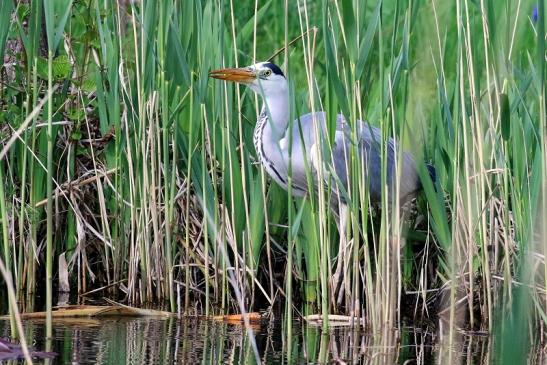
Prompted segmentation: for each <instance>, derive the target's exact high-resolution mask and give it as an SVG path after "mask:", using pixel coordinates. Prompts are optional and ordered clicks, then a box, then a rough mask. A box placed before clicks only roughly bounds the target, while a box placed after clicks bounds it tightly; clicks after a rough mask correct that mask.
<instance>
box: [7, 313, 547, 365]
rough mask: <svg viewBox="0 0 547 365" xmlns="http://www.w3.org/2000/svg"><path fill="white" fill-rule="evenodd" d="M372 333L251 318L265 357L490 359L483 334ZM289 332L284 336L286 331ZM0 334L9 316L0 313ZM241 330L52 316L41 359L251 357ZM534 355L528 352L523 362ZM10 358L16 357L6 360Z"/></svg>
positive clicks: (37, 341) (35, 338)
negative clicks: (47, 352) (324, 330)
mask: <svg viewBox="0 0 547 365" xmlns="http://www.w3.org/2000/svg"><path fill="white" fill-rule="evenodd" d="M23 324H24V327H25V330H26V332H27V339H28V340H29V343H30V344H32V346H33V348H34V349H35V350H44V349H46V346H47V345H46V342H45V340H44V338H45V324H44V322H43V321H29V320H27V321H24V323H23ZM399 333H400V336H398V337H399V338H398V339H397V333H396V332H395V331H393V332H392V333H382V334H376V335H372V334H370V333H368V334H367V333H359V332H357V331H355V330H350V329H348V328H338V329H334V330H332V331H331V332H330V333H329V334H328V335H323V336H322V335H321V330H320V329H319V328H317V327H311V326H307V325H303V324H302V323H301V322H298V321H297V322H296V323H295V324H294V326H293V327H292V331H291V334H288V333H287V331H286V329H285V328H284V326H283V324H282V322H281V321H272V322H263V323H262V324H260V325H256V326H253V336H254V338H255V339H256V348H257V349H258V355H259V361H260V362H261V363H265V364H309V363H314V364H315V363H330V364H333V363H334V364H344V363H347V364H352V363H362V364H490V363H497V362H496V361H495V359H494V358H493V357H492V355H491V353H492V341H491V340H490V338H489V337H488V336H484V335H482V336H476V335H473V336H472V335H466V334H461V333H455V334H454V336H453V337H452V340H450V337H449V336H442V335H441V334H440V333H439V332H438V331H436V330H435V331H430V330H428V329H427V328H422V329H416V328H412V327H403V329H402V330H401V331H400V332H399ZM289 335H290V339H289V337H288V336H289ZM0 336H2V337H8V336H9V322H7V321H0ZM250 338H251V337H250V336H249V333H248V332H247V331H246V330H245V328H244V327H243V326H242V325H237V324H236V325H234V324H225V323H222V322H217V321H212V320H203V319H197V318H192V319H176V318H172V319H163V320H162V319H146V318H128V317H120V318H101V319H78V320H75V319H73V320H63V321H55V322H54V332H53V340H52V342H51V350H52V351H55V352H57V353H58V354H59V355H58V356H57V357H56V358H55V359H54V360H37V361H36V362H35V363H46V364H256V363H257V362H258V360H257V358H256V355H255V352H254V351H253V346H252V341H251V340H250ZM535 360H539V361H542V360H541V359H538V358H537V357H536V356H534V355H531V359H530V361H529V363H536V361H535ZM11 363H14V364H15V363H23V362H22V361H20V362H11Z"/></svg>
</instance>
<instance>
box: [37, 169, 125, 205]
mask: <svg viewBox="0 0 547 365" xmlns="http://www.w3.org/2000/svg"><path fill="white" fill-rule="evenodd" d="M117 170H118V169H117V168H113V169H110V170H108V171H106V172H103V173H100V174H97V175H95V176H91V177H88V178H87V179H84V180H82V181H78V180H74V181H69V182H66V183H64V184H62V185H61V186H60V187H58V188H57V189H55V192H54V195H57V194H58V193H59V192H62V194H63V195H65V194H66V193H67V188H69V187H72V186H84V185H87V184H89V183H92V182H94V181H97V180H99V179H101V178H103V177H106V176H108V175H111V174H113V173H114V172H116V171H117ZM46 203H47V198H46V199H44V200H40V201H39V202H38V203H36V205H35V208H39V207H41V206H43V205H45V204H46Z"/></svg>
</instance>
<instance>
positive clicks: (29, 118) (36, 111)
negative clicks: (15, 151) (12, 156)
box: [0, 85, 59, 160]
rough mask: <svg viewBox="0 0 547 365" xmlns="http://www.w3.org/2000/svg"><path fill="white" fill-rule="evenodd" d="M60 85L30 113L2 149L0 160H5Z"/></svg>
mask: <svg viewBox="0 0 547 365" xmlns="http://www.w3.org/2000/svg"><path fill="white" fill-rule="evenodd" d="M58 86H59V85H55V86H54V87H53V89H52V90H51V93H47V94H46V95H45V96H44V97H43V98H42V100H40V102H39V103H38V105H36V107H35V108H34V109H33V110H32V112H30V114H29V115H28V116H27V118H26V119H25V121H24V122H23V123H22V124H21V125H20V126H19V129H17V131H16V132H15V133H14V134H13V135H12V136H11V138H10V139H9V141H8V142H7V143H6V145H5V146H4V148H2V152H0V160H1V159H3V158H4V156H5V155H6V154H7V153H8V151H9V149H10V147H11V145H12V144H14V143H15V141H16V140H17V138H19V136H20V135H21V133H23V131H24V130H25V129H26V128H27V126H28V125H29V124H30V122H32V120H33V119H34V117H36V116H37V115H38V114H39V113H40V111H41V110H42V107H43V106H44V104H45V103H46V102H47V100H48V97H49V95H53V92H55V90H57V88H58Z"/></svg>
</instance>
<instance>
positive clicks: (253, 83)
mask: <svg viewBox="0 0 547 365" xmlns="http://www.w3.org/2000/svg"><path fill="white" fill-rule="evenodd" d="M209 75H210V76H211V77H212V78H215V79H219V80H224V81H232V82H236V83H241V84H244V85H246V86H247V87H249V88H250V89H251V90H252V91H254V92H255V93H256V94H258V95H259V96H260V97H261V98H262V101H263V103H262V109H261V112H260V115H259V116H258V120H257V122H256V125H255V129H254V135H253V143H254V146H255V149H256V155H257V158H258V160H259V161H260V164H261V165H262V166H263V167H264V170H266V172H267V173H268V175H269V176H270V177H271V178H272V179H273V180H274V181H275V182H276V183H277V184H279V185H280V186H281V187H282V188H283V189H285V190H288V191H290V192H291V193H292V195H294V196H296V197H305V196H306V195H307V194H310V193H313V194H315V193H316V192H317V190H318V184H320V183H321V180H323V181H326V182H327V184H326V185H325V186H328V187H329V189H330V193H331V194H329V196H330V199H329V200H328V202H329V205H330V208H331V210H332V212H333V213H334V214H333V215H334V218H335V220H336V225H337V228H338V232H339V236H340V243H339V246H338V255H337V258H338V259H337V265H336V270H335V273H334V275H333V276H332V278H331V285H332V288H333V290H334V291H337V292H338V302H339V303H340V302H341V300H342V296H343V293H344V292H349V289H350V288H349V287H348V288H344V285H341V286H340V289H338V287H339V284H340V283H344V282H345V283H346V284H347V283H349V282H350V281H349V280H344V279H343V277H344V276H345V275H346V270H344V267H345V266H346V265H347V264H348V262H349V259H348V257H347V253H348V252H349V251H350V250H349V249H348V248H349V247H350V242H352V241H350V242H348V241H347V240H346V237H345V228H346V223H347V220H348V211H349V210H348V208H347V203H348V187H349V182H350V181H349V180H351V179H350V176H351V166H352V164H351V162H350V156H351V153H350V151H351V149H352V147H353V148H355V147H357V148H356V151H357V153H358V158H359V160H360V163H361V166H362V167H363V168H361V169H360V172H359V176H358V177H359V179H363V180H362V182H364V183H365V187H368V196H369V200H370V203H371V204H374V205H377V204H379V203H381V200H382V185H383V182H382V178H381V176H382V144H381V141H382V133H381V131H380V129H378V128H377V127H374V126H371V125H370V124H368V123H365V122H363V121H361V120H357V121H356V125H354V127H355V128H354V131H356V133H352V128H351V126H350V125H349V124H348V123H347V122H346V120H345V118H344V116H343V115H341V114H338V115H337V117H336V130H335V135H334V141H333V143H332V144H331V145H330V146H329V148H327V149H325V148H324V146H325V145H327V146H328V144H326V143H325V141H327V140H328V138H327V136H328V135H327V115H326V113H325V112H324V111H317V112H312V113H308V114H304V115H302V116H300V117H298V118H297V119H296V120H295V121H294V122H293V123H292V127H291V124H290V123H289V121H290V110H289V108H290V105H289V87H288V83H287V79H286V77H285V75H284V74H283V71H281V69H280V68H279V66H277V65H275V64H274V63H272V62H260V63H256V64H253V65H250V66H247V67H242V68H224V69H218V70H213V71H211V72H210V73H209ZM355 134H356V135H357V137H352V135H353V136H355ZM386 142H387V151H386V152H387V153H386V157H385V159H387V162H386V165H387V166H386V167H387V171H386V175H387V176H386V180H387V182H386V184H387V187H388V199H389V201H390V202H393V198H392V197H393V196H394V192H395V188H397V194H395V195H396V196H397V197H398V199H399V203H400V205H399V206H402V205H404V204H405V202H407V201H409V200H411V198H412V197H413V196H415V194H416V193H417V192H418V191H419V190H420V189H421V188H422V185H421V182H420V179H419V177H418V172H417V166H416V162H415V160H414V158H413V157H412V155H411V154H410V153H409V152H407V151H400V150H399V146H398V144H397V142H396V141H395V140H394V139H393V138H388V139H387V141H386ZM354 150H355V149H354ZM399 153H401V161H399V164H398V162H397V158H396V157H397V154H399ZM426 166H427V169H428V170H429V174H430V176H431V178H432V180H433V181H434V180H435V170H434V168H433V167H432V166H431V165H426ZM310 170H311V175H312V176H311V177H312V179H311V183H310V182H309V179H308V176H309V172H310ZM329 181H330V182H331V183H328V182H329ZM332 182H334V183H332ZM396 183H398V184H396ZM289 184H290V189H289ZM310 190H311V191H310Z"/></svg>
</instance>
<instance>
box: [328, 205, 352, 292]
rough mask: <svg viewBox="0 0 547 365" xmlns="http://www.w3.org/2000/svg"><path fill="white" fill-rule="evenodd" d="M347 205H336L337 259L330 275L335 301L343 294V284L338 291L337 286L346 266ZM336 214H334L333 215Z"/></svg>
mask: <svg viewBox="0 0 547 365" xmlns="http://www.w3.org/2000/svg"><path fill="white" fill-rule="evenodd" d="M348 213H349V210H348V207H347V205H346V204H344V203H340V204H339V205H338V217H337V219H336V225H337V227H338V233H339V236H340V243H339V245H338V255H337V261H336V270H335V271H334V275H333V276H332V282H331V286H332V290H333V294H334V295H336V293H338V300H337V302H338V303H340V302H341V296H343V295H344V285H342V286H341V287H340V291H338V286H339V285H340V282H341V279H342V280H343V277H344V276H345V271H346V270H345V268H346V266H347V265H346V262H347V257H346V256H347V252H348V251H347V246H348V240H347V236H346V225H347V222H348ZM335 216H336V215H335Z"/></svg>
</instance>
